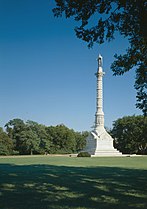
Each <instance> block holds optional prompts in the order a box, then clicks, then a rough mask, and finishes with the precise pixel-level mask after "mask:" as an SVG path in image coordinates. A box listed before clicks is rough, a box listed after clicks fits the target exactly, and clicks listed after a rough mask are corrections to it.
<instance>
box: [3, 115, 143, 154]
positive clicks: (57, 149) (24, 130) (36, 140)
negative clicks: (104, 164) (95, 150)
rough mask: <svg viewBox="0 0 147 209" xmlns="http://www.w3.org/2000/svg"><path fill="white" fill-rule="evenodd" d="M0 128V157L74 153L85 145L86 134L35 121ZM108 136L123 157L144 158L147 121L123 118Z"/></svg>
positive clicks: (134, 117)
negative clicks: (142, 156) (126, 154)
mask: <svg viewBox="0 0 147 209" xmlns="http://www.w3.org/2000/svg"><path fill="white" fill-rule="evenodd" d="M5 128H6V131H5V132H4V131H3V129H2V128H0V155H10V154H46V153H49V154H55V153H58V154H59V153H60V154H61V153H77V152H79V151H80V150H82V149H83V148H84V147H85V145H86V137H87V136H88V132H82V133H80V132H75V131H74V130H72V129H69V128H67V127H66V126H65V125H57V126H49V127H47V126H45V125H41V124H38V123H36V122H34V121H27V122H26V123H25V122H24V121H23V120H21V119H14V120H10V121H9V122H8V123H7V124H6V125H5ZM110 134H111V135H112V137H113V138H114V147H115V148H117V149H118V150H120V151H121V152H122V153H130V154H133V153H135V154H147V117H144V116H135V115H134V116H126V117H123V118H119V119H118V120H116V121H115V122H114V123H113V128H112V130H111V131H110Z"/></svg>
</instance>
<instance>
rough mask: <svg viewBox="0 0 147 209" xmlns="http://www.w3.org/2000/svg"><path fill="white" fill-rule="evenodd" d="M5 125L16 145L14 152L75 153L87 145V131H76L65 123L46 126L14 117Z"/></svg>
mask: <svg viewBox="0 0 147 209" xmlns="http://www.w3.org/2000/svg"><path fill="white" fill-rule="evenodd" d="M5 127H6V131H7V134H8V136H10V137H11V140H12V142H13V145H14V151H13V153H18V152H19V154H47V153H50V154H53V153H58V154H61V153H62V154H63V153H75V152H77V151H80V150H82V149H83V148H84V146H85V145H86V139H85V138H86V135H87V132H83V133H80V132H75V131H74V130H72V129H69V128H67V127H66V126H64V125H58V126H56V127H53V126H50V127H46V126H44V125H41V124H38V123H36V122H34V121H27V122H26V123H25V122H24V121H22V120H21V119H13V120H10V121H9V122H8V123H7V124H6V125H5Z"/></svg>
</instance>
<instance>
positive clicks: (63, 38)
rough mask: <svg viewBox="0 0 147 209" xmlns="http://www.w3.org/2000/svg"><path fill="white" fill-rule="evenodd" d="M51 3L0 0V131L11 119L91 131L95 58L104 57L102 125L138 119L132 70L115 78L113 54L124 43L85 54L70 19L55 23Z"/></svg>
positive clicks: (120, 40)
mask: <svg viewBox="0 0 147 209" xmlns="http://www.w3.org/2000/svg"><path fill="white" fill-rule="evenodd" d="M53 7H54V1H53V0H43V1H41V0H21V1H18V0H13V1H12V0H0V127H4V125H5V124H6V123H7V122H8V121H9V120H12V119H14V118H20V119H22V120H24V121H27V120H33V121H36V122H38V123H41V124H44V125H47V126H51V125H53V126H55V125H58V124H64V125H66V126H67V127H69V128H72V129H74V130H76V131H86V130H87V131H90V130H91V129H92V128H91V127H92V126H93V125H94V120H95V111H96V77H95V75H94V74H95V73H96V71H97V61H96V59H97V57H98V54H101V55H102V56H103V71H104V72H105V76H104V78H103V94H104V108H103V110H104V114H105V126H106V127H108V128H112V124H113V121H115V120H117V119H118V118H121V117H123V116H128V115H134V114H135V115H139V114H142V113H141V111H139V110H138V109H136V107H135V102H136V91H135V89H134V81H135V80H134V79H135V71H134V70H132V71H130V72H127V73H126V74H124V75H123V76H113V73H112V71H111V69H110V65H111V63H112V62H113V61H114V54H115V53H118V54H121V53H124V52H125V49H126V48H127V46H128V41H127V40H125V39H124V38H123V37H121V36H120V35H119V34H117V35H116V39H115V40H114V41H112V42H110V43H108V42H106V43H104V44H102V45H98V44H95V45H94V47H93V48H92V49H88V47H87V43H85V42H83V41H82V40H80V39H78V38H77V37H76V35H75V32H74V27H75V26H76V25H77V23H76V22H75V21H74V19H72V18H71V19H65V18H64V17H63V18H54V16H53V13H52V8H53Z"/></svg>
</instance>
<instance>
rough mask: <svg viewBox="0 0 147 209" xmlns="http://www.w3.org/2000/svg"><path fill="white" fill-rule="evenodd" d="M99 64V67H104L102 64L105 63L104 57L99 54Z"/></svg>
mask: <svg viewBox="0 0 147 209" xmlns="http://www.w3.org/2000/svg"><path fill="white" fill-rule="evenodd" d="M97 60H98V66H99V67H102V65H103V58H102V56H101V55H100V54H99V56H98V59H97Z"/></svg>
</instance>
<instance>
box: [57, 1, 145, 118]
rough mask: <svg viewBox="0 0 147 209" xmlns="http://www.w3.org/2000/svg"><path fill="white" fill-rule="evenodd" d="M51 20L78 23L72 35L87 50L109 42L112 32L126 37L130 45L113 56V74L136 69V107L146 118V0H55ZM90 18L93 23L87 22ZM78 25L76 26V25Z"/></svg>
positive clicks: (113, 34)
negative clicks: (122, 53)
mask: <svg viewBox="0 0 147 209" xmlns="http://www.w3.org/2000/svg"><path fill="white" fill-rule="evenodd" d="M55 2H56V8H54V9H53V13H54V16H55V17H61V16H62V14H65V17H66V18H70V17H74V19H75V21H77V22H78V26H77V27H76V28H75V32H76V35H77V37H78V38H80V39H82V40H84V41H86V42H87V43H88V46H89V47H92V46H93V44H94V43H97V44H102V43H103V42H104V41H105V40H106V41H111V40H113V39H114V37H115V33H116V32H119V33H120V34H121V35H122V36H123V37H126V38H127V39H128V41H129V44H130V46H129V47H128V49H126V53H125V54H124V55H117V54H116V55H115V56H114V57H115V61H114V62H113V63H112V65H111V69H112V71H113V72H114V75H123V74H124V73H125V72H127V71H129V70H130V69H133V68H134V67H136V80H135V89H136V90H137V96H136V97H137V104H136V106H137V107H138V108H139V109H141V110H142V111H143V113H144V115H147V92H146V90H147V30H146V19H147V3H146V0H136V1H133V0H125V1H124V0H119V1H118V0H93V1H91V0H85V1H82V0H79V1H77V0H72V1H69V0H65V1H62V0H55ZM91 18H93V19H95V21H91ZM79 24H80V26H79Z"/></svg>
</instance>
